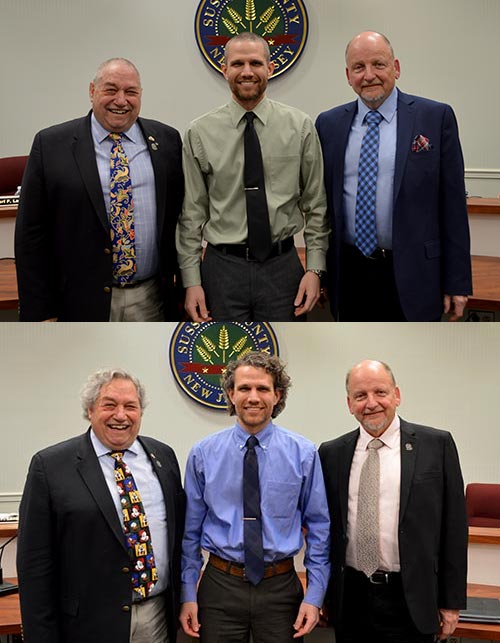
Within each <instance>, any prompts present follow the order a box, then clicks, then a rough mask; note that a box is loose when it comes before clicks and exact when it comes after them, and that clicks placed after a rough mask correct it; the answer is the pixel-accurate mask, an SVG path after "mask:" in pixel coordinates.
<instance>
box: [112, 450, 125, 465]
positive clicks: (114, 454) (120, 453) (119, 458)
mask: <svg viewBox="0 0 500 643" xmlns="http://www.w3.org/2000/svg"><path fill="white" fill-rule="evenodd" d="M109 455H110V456H111V457H112V458H113V459H114V460H116V461H117V462H121V461H122V460H123V451H110V453H109Z"/></svg>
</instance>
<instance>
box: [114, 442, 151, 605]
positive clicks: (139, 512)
mask: <svg viewBox="0 0 500 643" xmlns="http://www.w3.org/2000/svg"><path fill="white" fill-rule="evenodd" d="M109 455H111V457H112V458H113V459H114V461H115V482H116V486H117V489H118V493H119V494H120V504H121V508H122V516H123V526H124V532H125V538H126V544H127V549H128V554H129V558H130V562H131V564H132V589H133V590H134V593H136V594H137V595H138V597H139V598H140V599H144V598H147V597H148V595H149V593H150V592H151V590H152V589H153V586H154V584H155V583H156V582H157V581H158V573H157V570H156V563H155V557H154V554H153V546H152V543H151V533H150V531H149V526H148V521H147V518H146V514H145V512H144V507H143V504H142V500H141V494H140V493H139V490H138V489H137V485H136V484H135V480H134V476H133V475H132V472H131V471H130V469H129V468H128V466H127V464H126V463H125V462H124V461H123V451H113V453H110V454H109Z"/></svg>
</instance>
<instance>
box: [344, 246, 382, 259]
mask: <svg viewBox="0 0 500 643" xmlns="http://www.w3.org/2000/svg"><path fill="white" fill-rule="evenodd" d="M342 248H343V250H344V252H349V253H350V254H351V255H356V258H357V259H366V260H367V261H373V260H375V261H387V260H388V259H392V250H389V249H388V248H375V250H374V251H373V252H372V254H371V255H370V256H369V257H367V256H366V255H364V254H363V253H362V252H361V250H359V248H356V246H352V245H351V244H350V243H343V244H342Z"/></svg>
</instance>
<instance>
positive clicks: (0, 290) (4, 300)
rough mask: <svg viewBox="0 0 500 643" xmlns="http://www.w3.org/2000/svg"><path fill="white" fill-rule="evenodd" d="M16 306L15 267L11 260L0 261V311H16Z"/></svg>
mask: <svg viewBox="0 0 500 643" xmlns="http://www.w3.org/2000/svg"><path fill="white" fill-rule="evenodd" d="M17 304H18V294H17V277H16V267H15V265H14V260H13V259H3V260H1V261H0V310H16V308H17Z"/></svg>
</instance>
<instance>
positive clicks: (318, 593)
mask: <svg viewBox="0 0 500 643" xmlns="http://www.w3.org/2000/svg"><path fill="white" fill-rule="evenodd" d="M325 593H326V592H324V591H323V590H322V589H320V588H319V587H308V588H307V590H306V593H305V596H304V603H310V604H311V605H316V607H318V608H319V609H321V607H322V606H323V601H324V600H325Z"/></svg>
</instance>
